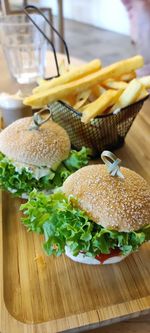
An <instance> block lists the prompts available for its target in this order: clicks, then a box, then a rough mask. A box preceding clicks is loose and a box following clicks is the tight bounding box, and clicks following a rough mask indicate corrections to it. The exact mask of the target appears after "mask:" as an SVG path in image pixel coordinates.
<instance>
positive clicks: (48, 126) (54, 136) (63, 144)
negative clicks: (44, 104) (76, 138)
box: [0, 117, 70, 169]
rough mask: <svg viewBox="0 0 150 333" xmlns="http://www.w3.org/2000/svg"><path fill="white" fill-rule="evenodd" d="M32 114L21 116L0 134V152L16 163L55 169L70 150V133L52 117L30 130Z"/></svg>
mask: <svg viewBox="0 0 150 333" xmlns="http://www.w3.org/2000/svg"><path fill="white" fill-rule="evenodd" d="M32 122H33V118H32V117H27V118H21V119H18V120H16V121H15V122H13V123H12V124H11V125H9V126H8V127H6V128H5V129H4V130H3V131H2V132H1V133H0V151H1V152H2V153H3V154H4V155H6V156H7V157H8V158H10V159H13V160H14V161H15V162H19V163H24V164H29V165H34V166H37V167H40V166H47V167H49V168H52V169H55V168H57V166H58V165H59V164H60V163H61V162H62V161H63V160H65V159H66V158H67V157H68V155H69V152H70V140H69V137H68V134H67V132H66V131H65V130H64V129H63V128H62V127H61V126H59V125H58V124H56V123H54V122H53V121H52V120H48V121H47V122H45V123H44V124H43V125H41V126H40V128H39V129H38V130H36V129H33V130H29V127H30V125H31V124H32Z"/></svg>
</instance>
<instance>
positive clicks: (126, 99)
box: [109, 79, 143, 113]
mask: <svg viewBox="0 0 150 333" xmlns="http://www.w3.org/2000/svg"><path fill="white" fill-rule="evenodd" d="M142 88H143V85H142V83H141V82H140V81H139V80H137V79H133V80H132V81H130V83H129V84H128V86H127V88H126V89H125V90H124V91H123V93H122V94H121V96H120V97H119V99H118V101H117V103H116V104H115V105H114V106H113V107H112V108H111V110H110V112H109V113H111V112H114V111H115V110H116V109H121V108H124V107H126V106H128V105H130V104H132V103H134V102H135V101H136V100H137V98H138V96H139V95H140V93H141V91H142Z"/></svg>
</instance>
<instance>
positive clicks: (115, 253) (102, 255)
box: [95, 248, 121, 264]
mask: <svg viewBox="0 0 150 333" xmlns="http://www.w3.org/2000/svg"><path fill="white" fill-rule="evenodd" d="M120 254H121V251H120V249H119V248H115V249H111V250H110V253H108V254H105V253H100V254H97V256H96V257H95V259H97V260H98V261H100V263H101V264H103V263H104V261H105V260H107V259H109V258H112V257H116V256H119V255H120Z"/></svg>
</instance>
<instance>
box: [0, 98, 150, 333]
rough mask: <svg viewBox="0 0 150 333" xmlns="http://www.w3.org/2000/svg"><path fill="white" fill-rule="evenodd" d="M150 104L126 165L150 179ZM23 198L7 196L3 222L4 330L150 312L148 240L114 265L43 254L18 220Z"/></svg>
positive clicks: (83, 324) (70, 325) (48, 328)
mask: <svg viewBox="0 0 150 333" xmlns="http://www.w3.org/2000/svg"><path fill="white" fill-rule="evenodd" d="M149 105H150V103H149V102H147V103H145V106H144V109H143V110H142V112H140V114H139V115H138V117H137V118H136V120H135V122H134V124H133V126H132V128H131V130H130V132H129V134H128V136H127V138H126V144H125V145H124V147H122V148H121V149H119V150H118V151H117V152H116V153H117V155H118V156H119V157H121V158H122V160H123V163H122V164H123V165H125V166H128V167H130V168H132V169H134V170H135V171H137V172H139V173H140V174H141V175H142V176H143V177H144V178H145V179H147V180H148V181H150V158H149V156H150V154H149V152H150V148H149V147H150V135H149V128H150V127H149ZM20 203H21V201H20V199H14V198H12V197H11V196H10V195H9V194H3V212H2V213H3V214H2V223H1V224H0V244H1V251H0V279H1V281H2V284H1V289H0V293H1V294H0V297H1V317H0V320H1V321H0V332H2V333H14V332H15V333H30V332H31V333H35V332H36V333H54V332H62V331H65V330H69V332H80V331H83V330H88V329H92V328H96V327H100V326H102V325H106V324H107V325H108V324H110V323H113V322H116V321H121V320H123V319H125V318H132V317H134V316H138V315H139V314H141V313H143V314H144V313H150V260H149V258H150V243H148V244H145V245H143V246H142V247H141V250H140V251H139V252H137V253H135V254H133V255H131V256H129V257H128V258H126V259H125V260H124V261H123V262H121V263H120V264H116V265H110V266H95V267H94V266H87V265H82V264H77V263H74V262H73V261H71V260H70V259H68V258H66V257H65V256H62V257H59V258H54V257H46V256H44V254H43V252H42V249H41V243H42V237H40V236H39V235H34V234H32V233H28V232H27V230H26V229H25V227H24V226H23V225H21V223H20V218H21V213H19V206H20Z"/></svg>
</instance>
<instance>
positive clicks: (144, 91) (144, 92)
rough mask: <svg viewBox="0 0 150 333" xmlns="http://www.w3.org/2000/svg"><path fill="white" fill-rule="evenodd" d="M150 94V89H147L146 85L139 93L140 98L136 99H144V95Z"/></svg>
mask: <svg viewBox="0 0 150 333" xmlns="http://www.w3.org/2000/svg"><path fill="white" fill-rule="evenodd" d="M148 95H149V93H148V91H147V90H146V89H145V87H143V88H142V90H141V92H140V94H139V96H138V98H137V99H136V102H137V101H140V99H142V98H144V97H146V96H148Z"/></svg>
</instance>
